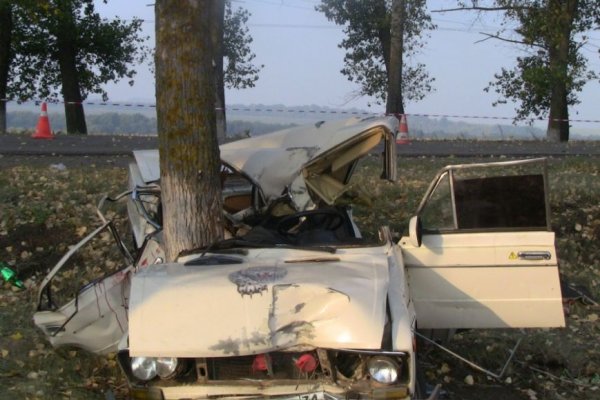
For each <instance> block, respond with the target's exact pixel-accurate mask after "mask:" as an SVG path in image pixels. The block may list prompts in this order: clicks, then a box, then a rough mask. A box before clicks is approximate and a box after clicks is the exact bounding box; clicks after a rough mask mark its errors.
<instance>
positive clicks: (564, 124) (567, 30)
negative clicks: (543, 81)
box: [546, 0, 578, 142]
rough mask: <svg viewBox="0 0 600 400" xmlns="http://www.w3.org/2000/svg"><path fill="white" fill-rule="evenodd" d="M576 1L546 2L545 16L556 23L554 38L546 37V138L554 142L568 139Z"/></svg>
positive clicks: (554, 0) (551, 0)
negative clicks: (549, 78)
mask: <svg viewBox="0 0 600 400" xmlns="http://www.w3.org/2000/svg"><path fill="white" fill-rule="evenodd" d="M577 7H578V0H567V1H564V0H549V1H548V15H549V16H552V19H553V20H554V21H556V27H557V31H556V33H557V35H555V36H552V37H549V38H548V45H549V48H548V58H549V66H550V73H551V74H552V80H553V85H552V93H551V97H550V117H549V120H548V130H547V132H546V138H547V139H548V140H550V141H554V142H559V141H560V142H567V141H568V140H569V105H568V100H567V97H568V94H569V89H568V88H567V80H568V79H567V77H568V73H569V70H568V67H569V42H570V38H571V28H572V26H573V20H574V18H575V15H576V13H577Z"/></svg>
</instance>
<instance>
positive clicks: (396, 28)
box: [385, 0, 406, 114]
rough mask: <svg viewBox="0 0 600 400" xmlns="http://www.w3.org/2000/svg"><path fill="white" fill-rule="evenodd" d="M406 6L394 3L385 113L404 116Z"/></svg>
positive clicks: (398, 1) (402, 1) (398, 0)
mask: <svg viewBox="0 0 600 400" xmlns="http://www.w3.org/2000/svg"><path fill="white" fill-rule="evenodd" d="M405 10H406V5H405V4H404V0H393V1H392V19H391V20H392V23H391V27H390V28H391V29H390V31H391V40H390V58H389V66H388V70H387V76H388V82H387V84H388V86H387V102H386V107H385V112H386V113H387V114H404V102H403V100H402V69H403V66H404V65H403V59H402V52H403V50H404V19H405V18H406V12H405Z"/></svg>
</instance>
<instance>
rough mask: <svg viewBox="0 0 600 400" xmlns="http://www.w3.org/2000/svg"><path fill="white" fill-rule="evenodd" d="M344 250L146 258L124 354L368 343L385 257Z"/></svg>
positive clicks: (383, 289)
mask: <svg viewBox="0 0 600 400" xmlns="http://www.w3.org/2000/svg"><path fill="white" fill-rule="evenodd" d="M321 256H322V254H321ZM346 258H347V259H346ZM346 258H345V259H344V260H341V261H334V260H327V259H325V261H323V260H320V261H318V262H303V261H302V260H294V261H293V262H285V261H284V260H281V259H279V260H277V259H274V258H271V259H261V260H254V259H253V260H246V261H245V262H244V263H242V264H234V265H218V266H185V265H183V264H164V265H153V266H151V267H149V268H148V269H145V270H142V271H140V272H139V273H137V274H136V275H135V276H134V277H133V279H132V290H131V299H130V313H129V349H130V354H131V355H132V356H154V357H160V356H170V357H222V356H234V355H250V354H259V353H265V352H269V351H274V350H282V349H294V350H296V351H301V350H302V349H309V348H314V347H322V348H357V349H378V348H380V347H381V340H382V335H383V327H384V324H385V318H386V317H385V304H386V296H387V288H388V266H387V263H385V258H384V259H383V260H379V262H378V260H377V259H374V258H372V257H369V256H368V255H353V256H352V257H346ZM288 261H289V260H288ZM381 261H384V263H381Z"/></svg>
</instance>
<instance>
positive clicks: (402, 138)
mask: <svg viewBox="0 0 600 400" xmlns="http://www.w3.org/2000/svg"><path fill="white" fill-rule="evenodd" d="M408 143H410V140H408V124H407V123H406V114H402V115H401V117H400V129H399V130H398V136H396V144H408Z"/></svg>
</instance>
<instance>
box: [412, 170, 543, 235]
mask: <svg viewBox="0 0 600 400" xmlns="http://www.w3.org/2000/svg"><path fill="white" fill-rule="evenodd" d="M534 164H539V165H541V169H542V171H541V175H542V179H543V190H544V194H543V198H544V211H545V226H544V227H542V226H535V227H525V228H524V227H476V228H460V227H459V223H458V213H457V204H456V194H455V193H456V192H455V189H456V188H455V172H456V171H464V170H475V169H489V168H502V167H515V166H517V167H518V166H526V165H534ZM520 175H521V174H516V175H514V176H520ZM494 176H495V177H499V176H511V175H502V174H497V175H494ZM446 177H447V179H448V180H449V182H448V185H449V190H450V199H449V201H450V205H451V209H452V219H453V227H452V228H446V227H441V228H435V227H428V226H423V230H424V232H425V233H434V234H435V233H464V232H478V231H485V232H490V231H499V232H505V231H518V230H522V231H524V230H527V231H531V230H538V231H539V230H541V229H542V228H545V230H547V231H551V230H552V229H551V225H550V204H549V199H548V163H547V160H546V159H545V158H535V159H528V160H514V161H500V162H491V163H476V164H458V165H448V166H446V167H444V168H442V169H441V170H440V171H438V173H437V174H436V176H435V178H434V179H433V180H432V182H431V184H430V185H429V187H428V189H427V191H426V192H425V195H424V196H423V199H422V200H421V202H420V204H419V207H418V209H417V215H418V216H421V215H422V214H423V212H424V210H425V209H426V207H427V205H428V204H429V202H430V200H431V199H432V197H433V195H434V194H435V193H436V191H437V190H438V189H439V188H440V185H441V184H442V183H443V181H444V178H446Z"/></svg>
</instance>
